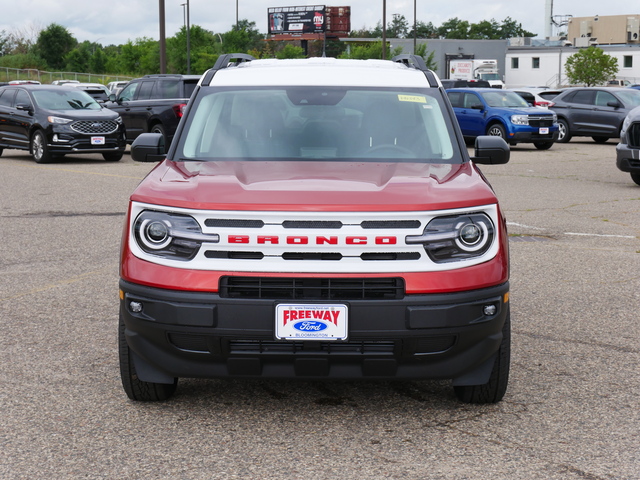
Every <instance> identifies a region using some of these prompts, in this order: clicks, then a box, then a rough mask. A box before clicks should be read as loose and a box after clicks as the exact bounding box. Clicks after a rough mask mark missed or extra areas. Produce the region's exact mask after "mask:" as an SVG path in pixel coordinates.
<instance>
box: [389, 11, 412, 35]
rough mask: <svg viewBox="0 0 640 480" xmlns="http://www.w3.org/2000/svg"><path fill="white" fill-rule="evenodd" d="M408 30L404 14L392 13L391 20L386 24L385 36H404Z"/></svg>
mask: <svg viewBox="0 0 640 480" xmlns="http://www.w3.org/2000/svg"><path fill="white" fill-rule="evenodd" d="M408 32H409V22H407V19H406V18H405V16H404V15H399V14H397V13H396V14H394V15H393V20H391V22H390V23H389V24H388V25H387V38H406V37H407V33H408Z"/></svg>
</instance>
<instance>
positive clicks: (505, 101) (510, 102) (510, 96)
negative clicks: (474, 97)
mask: <svg viewBox="0 0 640 480" xmlns="http://www.w3.org/2000/svg"><path fill="white" fill-rule="evenodd" d="M482 97H483V98H484V101H485V102H487V104H488V105H489V106H490V107H505V108H522V107H528V106H529V105H527V102H525V101H524V99H523V98H522V97H521V96H520V95H518V94H517V93H515V92H505V91H504V90H498V89H496V90H495V91H493V92H484V93H483V94H482Z"/></svg>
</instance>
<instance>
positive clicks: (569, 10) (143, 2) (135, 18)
mask: <svg viewBox="0 0 640 480" xmlns="http://www.w3.org/2000/svg"><path fill="white" fill-rule="evenodd" d="M188 1H189V11H190V15H189V18H190V23H191V24H196V25H199V26H200V27H202V28H204V29H206V30H211V31H213V32H214V33H224V32H226V31H228V30H230V29H231V27H232V25H233V24H234V23H235V21H236V8H237V15H238V17H239V18H240V19H241V20H242V19H247V20H249V21H253V22H255V23H256V26H257V28H258V30H259V31H260V32H262V33H267V8H268V7H280V6H297V5H311V4H312V3H311V2H307V1H302V2H297V1H296V0H188ZM414 1H415V4H416V7H417V19H418V21H422V22H425V23H428V22H432V23H433V24H434V25H435V26H440V25H441V24H442V23H444V22H446V21H447V20H449V19H451V18H454V17H457V18H459V19H460V20H467V21H469V22H470V23H477V22H480V21H482V20H491V19H495V20H496V21H497V22H498V23H501V22H502V21H503V20H504V19H505V18H507V17H511V19H512V20H515V21H516V22H518V23H520V24H522V27H523V28H524V29H525V30H527V31H529V32H533V33H536V34H537V36H538V37H544V33H545V26H544V24H545V21H544V16H545V2H546V1H548V0H507V1H502V0H493V1H491V2H488V1H478V0H445V1H443V0H429V1H427V0H386V7H387V8H386V10H387V22H389V21H390V20H391V18H392V15H393V14H400V15H404V16H405V18H406V19H407V20H408V21H409V23H410V24H413V11H414ZM186 2H187V0H165V17H166V23H165V32H166V36H167V37H171V36H173V35H175V33H176V32H178V31H179V30H180V28H181V27H182V26H183V25H184V20H185V16H184V12H185V8H184V7H183V6H182V4H184V3H186ZM318 4H319V5H327V6H350V7H351V28H352V29H360V28H362V27H367V28H373V27H375V25H376V24H377V23H378V21H380V20H381V19H382V5H383V0H350V1H349V0H345V1H342V0H336V1H335V2H329V3H324V4H323V3H322V2H319V3H318ZM552 4H553V15H561V16H566V15H572V16H574V17H591V16H596V15H601V16H604V15H634V14H639V12H638V11H634V8H636V9H637V10H640V7H637V6H636V7H634V6H633V5H634V3H633V2H628V1H622V0H610V1H608V2H606V7H607V8H606V9H605V8H603V7H604V6H605V3H604V2H603V1H602V0H582V1H580V2H577V1H576V0H555V1H552ZM635 5H637V4H635ZM98 6H100V8H97V7H98ZM51 23H57V24H59V25H62V26H64V27H66V28H67V30H69V32H71V34H72V35H73V36H75V38H76V39H77V40H78V41H79V42H83V41H85V40H89V41H91V42H97V43H100V44H102V45H105V46H106V45H110V44H116V45H119V44H123V43H126V42H127V41H129V40H131V41H135V40H136V39H137V38H142V37H147V38H152V39H156V40H157V39H158V38H159V31H160V29H159V1H158V0H107V1H104V2H94V1H87V0H0V32H2V31H3V30H4V31H5V33H10V32H20V33H21V34H22V35H21V36H22V37H27V38H29V37H33V36H35V37H36V38H37V33H38V32H39V31H40V30H42V29H44V28H46V27H47V26H48V25H50V24H51ZM555 33H556V32H555V31H554V32H553V34H555ZM33 39H34V40H35V38H33Z"/></svg>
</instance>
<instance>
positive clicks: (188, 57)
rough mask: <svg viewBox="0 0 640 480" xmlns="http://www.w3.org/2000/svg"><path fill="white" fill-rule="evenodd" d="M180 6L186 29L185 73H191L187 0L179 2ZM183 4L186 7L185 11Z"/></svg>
mask: <svg viewBox="0 0 640 480" xmlns="http://www.w3.org/2000/svg"><path fill="white" fill-rule="evenodd" d="M180 6H181V7H182V15H183V17H184V23H185V27H186V29H187V75H191V28H190V27H189V0H187V3H181V4H180ZM185 6H186V7H187V8H186V11H185Z"/></svg>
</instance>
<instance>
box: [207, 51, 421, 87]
mask: <svg viewBox="0 0 640 480" xmlns="http://www.w3.org/2000/svg"><path fill="white" fill-rule="evenodd" d="M211 85H219V86H258V85H259V86H265V85H266V86H271V85H273V86H289V85H299V86H319V85H322V86H359V87H390V86H393V87H410V88H416V87H418V88H425V87H428V86H429V83H428V81H427V78H426V77H425V74H424V72H421V71H420V70H416V69H414V68H409V67H407V66H406V65H404V64H401V63H396V62H391V61H388V60H387V61H385V60H346V59H336V58H308V59H291V60H276V59H267V60H252V61H251V62H247V63H241V64H239V65H238V66H233V67H229V68H223V69H221V70H219V71H218V72H216V74H215V77H214V78H213V80H212V82H211Z"/></svg>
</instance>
